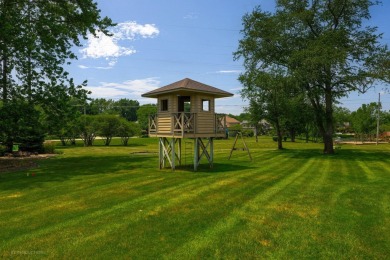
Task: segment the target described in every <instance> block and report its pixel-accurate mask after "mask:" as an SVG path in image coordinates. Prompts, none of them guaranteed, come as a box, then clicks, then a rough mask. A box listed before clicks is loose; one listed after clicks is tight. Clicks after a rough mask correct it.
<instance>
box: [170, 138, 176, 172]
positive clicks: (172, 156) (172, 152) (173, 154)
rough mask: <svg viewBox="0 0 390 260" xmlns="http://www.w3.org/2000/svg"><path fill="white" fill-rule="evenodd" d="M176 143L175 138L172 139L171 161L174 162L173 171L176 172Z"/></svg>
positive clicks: (172, 164)
mask: <svg viewBox="0 0 390 260" xmlns="http://www.w3.org/2000/svg"><path fill="white" fill-rule="evenodd" d="M175 143H176V140H175V138H172V139H171V161H172V163H171V168H172V170H173V171H174V170H175V161H176V154H175Z"/></svg>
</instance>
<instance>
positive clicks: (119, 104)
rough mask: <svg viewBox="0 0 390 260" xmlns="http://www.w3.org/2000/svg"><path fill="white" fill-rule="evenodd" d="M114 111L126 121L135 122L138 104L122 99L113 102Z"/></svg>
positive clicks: (134, 101) (135, 101)
mask: <svg viewBox="0 0 390 260" xmlns="http://www.w3.org/2000/svg"><path fill="white" fill-rule="evenodd" d="M114 106H115V107H114V109H115V111H117V112H118V113H119V115H120V116H121V117H123V118H126V119H127V120H128V121H137V110H138V108H139V102H138V101H137V100H131V99H126V98H122V99H119V100H118V101H116V102H115V105H114Z"/></svg>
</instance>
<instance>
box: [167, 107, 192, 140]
mask: <svg viewBox="0 0 390 260" xmlns="http://www.w3.org/2000/svg"><path fill="white" fill-rule="evenodd" d="M172 116H173V132H174V133H181V134H182V135H184V133H195V129H196V126H195V122H196V120H195V118H196V113H184V112H183V113H173V114H172Z"/></svg>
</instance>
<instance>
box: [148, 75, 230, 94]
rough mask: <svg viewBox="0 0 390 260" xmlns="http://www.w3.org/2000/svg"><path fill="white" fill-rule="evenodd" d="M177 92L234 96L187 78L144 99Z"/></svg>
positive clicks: (156, 90)
mask: <svg viewBox="0 0 390 260" xmlns="http://www.w3.org/2000/svg"><path fill="white" fill-rule="evenodd" d="M177 91H189V92H197V93H207V94H211V95H214V96H215V97H216V98H222V97H231V96H233V94H232V93H229V92H227V91H224V90H222V89H219V88H214V87H212V86H209V85H206V84H203V83H200V82H198V81H195V80H192V79H189V78H185V79H182V80H179V81H177V82H175V83H172V84H169V85H166V86H164V87H161V88H158V89H155V90H152V91H149V92H147V93H145V94H143V95H142V97H151V98H157V97H158V96H159V95H162V94H167V93H172V92H177Z"/></svg>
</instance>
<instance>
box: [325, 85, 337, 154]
mask: <svg viewBox="0 0 390 260" xmlns="http://www.w3.org/2000/svg"><path fill="white" fill-rule="evenodd" d="M332 104H333V100H332V89H331V86H330V84H328V85H327V86H326V88H325V122H324V124H325V127H324V130H325V131H324V133H323V139H324V154H334V149H333V108H332Z"/></svg>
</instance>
